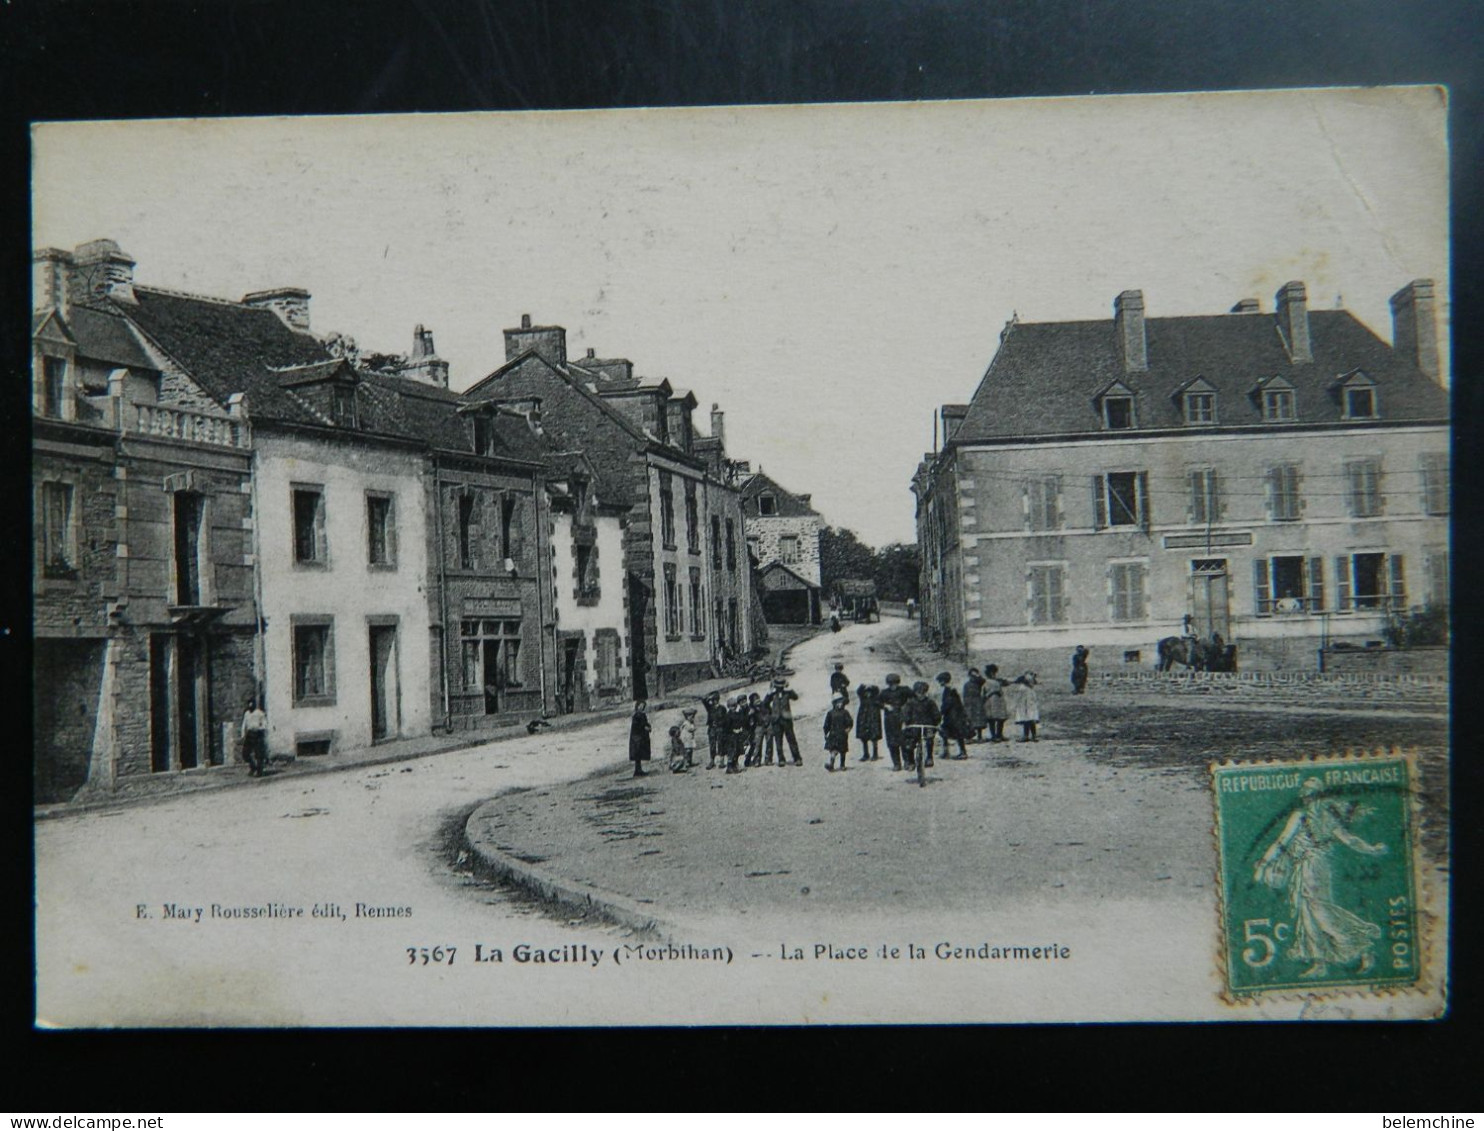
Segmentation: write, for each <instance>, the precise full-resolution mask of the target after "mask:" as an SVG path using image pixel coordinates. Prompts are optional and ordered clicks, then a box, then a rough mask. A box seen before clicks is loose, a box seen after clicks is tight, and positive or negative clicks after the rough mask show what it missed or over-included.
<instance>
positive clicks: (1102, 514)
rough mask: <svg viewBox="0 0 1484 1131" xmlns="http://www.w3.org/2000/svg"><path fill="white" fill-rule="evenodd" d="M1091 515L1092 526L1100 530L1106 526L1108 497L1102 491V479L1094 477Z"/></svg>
mask: <svg viewBox="0 0 1484 1131" xmlns="http://www.w3.org/2000/svg"><path fill="white" fill-rule="evenodd" d="M1092 513H1093V525H1094V526H1095V527H1096V528H1097V529H1098V530H1102V529H1103V528H1104V527H1105V526H1107V525H1108V497H1107V494H1106V492H1105V490H1104V485H1103V477H1102V476H1101V475H1094V476H1093V477H1092Z"/></svg>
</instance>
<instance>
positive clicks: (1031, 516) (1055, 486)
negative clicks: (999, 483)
mask: <svg viewBox="0 0 1484 1131" xmlns="http://www.w3.org/2000/svg"><path fill="white" fill-rule="evenodd" d="M1021 506H1022V509H1023V510H1024V512H1025V522H1026V529H1027V530H1037V531H1042V530H1060V529H1061V476H1060V475H1033V476H1031V477H1030V478H1029V479H1027V480H1025V482H1024V483H1023V484H1022V485H1021Z"/></svg>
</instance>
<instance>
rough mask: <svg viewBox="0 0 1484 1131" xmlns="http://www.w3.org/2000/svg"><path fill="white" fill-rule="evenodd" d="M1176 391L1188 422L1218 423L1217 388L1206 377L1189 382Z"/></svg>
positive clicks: (1182, 414) (1181, 410)
mask: <svg viewBox="0 0 1484 1131" xmlns="http://www.w3.org/2000/svg"><path fill="white" fill-rule="evenodd" d="M1175 393H1176V396H1177V398H1178V399H1179V402H1180V415H1181V416H1182V417H1183V418H1184V420H1185V423H1186V424H1215V423H1216V390H1215V388H1214V387H1212V385H1211V384H1210V382H1208V381H1207V380H1206V379H1205V378H1204V377H1197V378H1195V379H1194V380H1193V381H1189V382H1187V383H1186V384H1185V385H1183V386H1181V387H1180V388H1179V389H1177V390H1175Z"/></svg>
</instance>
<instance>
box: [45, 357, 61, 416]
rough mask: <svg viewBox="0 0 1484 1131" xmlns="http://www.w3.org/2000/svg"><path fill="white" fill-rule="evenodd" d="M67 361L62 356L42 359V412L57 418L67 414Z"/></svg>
mask: <svg viewBox="0 0 1484 1131" xmlns="http://www.w3.org/2000/svg"><path fill="white" fill-rule="evenodd" d="M66 389H67V361H66V359H65V358H60V357H43V358H42V359H41V414H42V415H43V416H51V417H55V418H57V419H59V420H60V419H61V418H62V417H64V416H66V415H67V411H66V405H67V401H66Z"/></svg>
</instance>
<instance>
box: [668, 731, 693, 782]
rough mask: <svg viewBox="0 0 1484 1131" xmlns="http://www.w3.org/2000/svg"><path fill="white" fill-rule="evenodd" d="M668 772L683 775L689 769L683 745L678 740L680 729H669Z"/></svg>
mask: <svg viewBox="0 0 1484 1131" xmlns="http://www.w3.org/2000/svg"><path fill="white" fill-rule="evenodd" d="M669 753H670V772H671V773H672V774H683V773H685V771H686V770H688V769H690V764H689V763H687V762H686V758H685V743H684V742H682V741H681V740H680V728H679V727H671V728H670V751H669Z"/></svg>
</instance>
